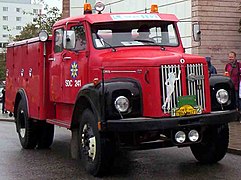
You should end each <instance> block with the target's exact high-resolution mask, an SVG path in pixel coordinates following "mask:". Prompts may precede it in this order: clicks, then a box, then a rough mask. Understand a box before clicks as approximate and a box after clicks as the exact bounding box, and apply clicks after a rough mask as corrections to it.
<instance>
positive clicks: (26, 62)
mask: <svg viewBox="0 0 241 180" xmlns="http://www.w3.org/2000/svg"><path fill="white" fill-rule="evenodd" d="M50 42H51V41H48V42H46V48H47V53H50V47H51V44H50ZM43 47H44V46H43V43H42V42H39V41H38V40H37V39H36V38H35V39H31V40H28V41H22V42H18V43H17V44H10V46H9V47H8V49H7V72H8V75H7V77H6V109H8V110H10V111H12V112H13V110H14V103H15V98H16V94H17V91H18V90H19V89H24V91H25V94H26V97H27V103H28V110H29V116H30V117H31V118H35V119H40V120H45V119H46V118H47V117H51V118H52V117H53V112H54V111H53V103H51V102H50V99H49V93H48V89H49V85H48V82H49V81H48V76H49V63H48V61H47V60H46V63H44V55H43V54H44V53H43V51H44V49H43ZM30 69H32V76H30V75H29V71H30ZM22 70H24V73H23V76H21V75H20V74H21V71H22ZM44 77H45V78H44Z"/></svg>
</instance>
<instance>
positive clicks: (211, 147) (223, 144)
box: [191, 124, 229, 164]
mask: <svg viewBox="0 0 241 180" xmlns="http://www.w3.org/2000/svg"><path fill="white" fill-rule="evenodd" d="M228 143H229V128H228V124H223V125H219V126H214V127H208V129H206V130H205V131H204V134H203V139H202V141H201V142H200V143H199V144H195V145H192V146H191V151H192V153H193V155H194V156H195V158H196V159H197V160H198V161H200V162H201V163H203V164H212V163H216V162H218V161H220V160H221V159H223V157H224V156H225V154H226V153H227V149H228Z"/></svg>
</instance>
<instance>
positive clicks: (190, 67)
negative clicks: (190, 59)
mask: <svg viewBox="0 0 241 180" xmlns="http://www.w3.org/2000/svg"><path fill="white" fill-rule="evenodd" d="M185 71H186V73H182V72H181V67H180V65H162V66H161V69H160V78H161V95H162V109H163V111H164V113H170V111H171V110H173V109H176V108H177V106H178V103H177V101H178V97H179V96H182V95H184V94H186V95H195V96H196V102H197V106H199V107H201V108H202V109H205V108H206V106H205V88H204V71H203V64H187V65H186V67H185ZM179 73H181V76H180V78H179V77H178V74H179ZM184 74H186V76H187V77H185V79H186V82H184V83H182V76H184ZM183 79H184V78H183ZM173 83H174V88H173V87H172V86H173ZM184 85H185V86H186V89H187V92H183V91H184V90H183V88H184ZM168 89H169V90H168ZM170 94H171V95H170ZM169 95H170V96H169Z"/></svg>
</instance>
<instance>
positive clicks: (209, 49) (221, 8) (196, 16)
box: [63, 0, 241, 73]
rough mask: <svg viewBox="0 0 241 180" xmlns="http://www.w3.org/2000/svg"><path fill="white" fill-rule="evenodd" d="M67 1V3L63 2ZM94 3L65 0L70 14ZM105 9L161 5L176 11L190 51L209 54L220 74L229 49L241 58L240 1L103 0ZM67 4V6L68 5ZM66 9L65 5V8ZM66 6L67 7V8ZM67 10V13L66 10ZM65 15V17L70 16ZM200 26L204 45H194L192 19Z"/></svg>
mask: <svg viewBox="0 0 241 180" xmlns="http://www.w3.org/2000/svg"><path fill="white" fill-rule="evenodd" d="M64 2H66V3H67V4H64ZM85 2H89V3H91V4H92V6H93V5H94V4H95V2H96V0H63V6H64V5H65V6H66V9H67V11H68V10H69V15H70V16H76V15H80V14H83V4H84V3H85ZM103 2H104V3H105V4H106V9H105V12H110V11H111V12H120V11H122V12H145V11H149V8H150V5H151V3H156V4H157V5H158V6H159V12H160V13H171V14H175V15H176V16H177V17H178V18H179V19H180V22H179V30H180V32H181V37H182V41H183V44H184V47H193V48H186V52H187V53H195V54H199V55H201V56H210V57H211V59H212V64H214V66H215V67H216V68H217V70H218V73H223V72H224V66H225V64H226V63H227V62H228V59H227V55H228V52H229V51H235V52H236V53H237V58H238V59H241V33H239V32H238V29H239V21H240V18H241V9H240V0H138V3H137V1H136V0H103ZM67 6H68V7H67ZM63 8H64V7H63ZM66 9H65V10H66ZM67 11H66V12H67ZM69 15H67V14H66V16H69ZM190 21H192V22H195V21H198V22H199V23H200V25H201V33H202V40H201V46H199V47H195V48H194V46H196V45H197V44H195V43H194V42H193V40H192V31H191V28H192V26H191V24H192V23H191V22H190Z"/></svg>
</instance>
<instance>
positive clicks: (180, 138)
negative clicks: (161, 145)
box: [175, 131, 186, 143]
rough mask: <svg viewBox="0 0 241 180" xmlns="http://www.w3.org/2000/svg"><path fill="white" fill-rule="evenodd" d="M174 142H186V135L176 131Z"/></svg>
mask: <svg viewBox="0 0 241 180" xmlns="http://www.w3.org/2000/svg"><path fill="white" fill-rule="evenodd" d="M175 140H176V141H177V142H178V143H183V142H184V141H185V140H186V134H185V133H184V132H183V131H178V132H177V133H176V134H175Z"/></svg>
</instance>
